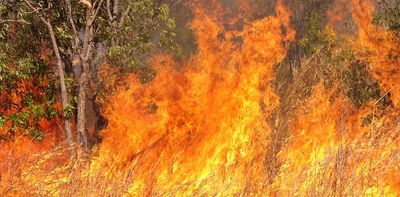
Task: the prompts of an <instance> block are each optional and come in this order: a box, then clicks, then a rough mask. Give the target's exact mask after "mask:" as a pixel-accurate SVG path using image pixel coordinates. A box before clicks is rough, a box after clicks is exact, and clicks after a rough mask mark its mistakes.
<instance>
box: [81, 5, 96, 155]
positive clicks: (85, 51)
mask: <svg viewBox="0 0 400 197" xmlns="http://www.w3.org/2000/svg"><path fill="white" fill-rule="evenodd" d="M87 16H88V17H87V21H86V27H85V32H84V36H83V46H82V51H81V54H80V57H81V60H82V73H81V76H80V77H79V95H78V96H79V98H78V123H77V127H78V142H79V144H80V145H81V147H82V148H83V150H84V151H85V152H89V139H88V134H87V130H86V91H87V89H88V83H89V76H90V68H89V57H90V55H91V50H92V49H91V43H90V41H91V39H92V38H93V29H92V22H93V17H94V16H93V11H92V10H88V11H87Z"/></svg>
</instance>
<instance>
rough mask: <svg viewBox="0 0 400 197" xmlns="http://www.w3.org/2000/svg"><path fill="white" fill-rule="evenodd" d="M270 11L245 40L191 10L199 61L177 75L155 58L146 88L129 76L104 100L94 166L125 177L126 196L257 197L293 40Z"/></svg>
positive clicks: (284, 19)
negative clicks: (128, 173)
mask: <svg viewBox="0 0 400 197" xmlns="http://www.w3.org/2000/svg"><path fill="white" fill-rule="evenodd" d="M276 8H277V16H271V17H267V18H264V19H261V20H257V21H254V22H251V23H248V24H246V25H245V27H244V28H243V31H229V30H226V29H224V28H223V26H222V25H221V24H219V23H220V21H219V20H218V18H217V17H215V16H210V15H207V14H206V12H205V11H204V10H203V9H201V8H199V9H196V10H195V14H196V16H195V18H194V20H193V22H192V24H191V27H192V29H193V30H194V32H195V35H196V36H197V44H198V52H197V54H196V55H194V56H193V57H192V58H191V60H190V61H189V63H188V64H187V65H186V66H185V67H183V68H182V69H181V70H179V71H178V70H176V69H175V66H174V65H175V63H174V62H173V61H172V60H171V59H170V58H169V57H163V56H161V57H156V58H154V59H153V60H152V62H153V63H152V64H153V65H154V67H155V68H156V69H157V73H158V74H157V77H156V79H155V80H154V81H152V82H151V83H150V84H147V85H144V86H143V85H141V84H140V83H139V82H138V81H137V80H136V77H135V76H131V77H130V78H129V80H128V83H130V87H129V88H128V89H126V88H120V89H119V91H118V92H117V93H116V94H115V95H114V96H113V97H111V99H110V100H112V101H113V102H112V103H111V104H110V105H109V106H107V107H106V108H105V110H104V114H105V116H106V117H107V119H108V120H109V122H108V126H107V128H106V129H105V130H104V131H102V137H103V142H102V144H101V147H100V150H99V158H98V161H97V162H95V163H96V164H95V166H96V165H97V166H98V167H99V166H101V168H104V165H111V163H110V162H109V161H113V163H117V164H118V165H122V166H123V167H125V168H128V169H133V173H134V177H135V181H134V182H133V183H132V185H131V186H130V187H129V192H130V194H133V195H140V194H146V195H163V194H166V192H168V195H179V194H180V195H183V194H184V195H194V194H213V193H214V192H216V191H218V193H219V194H221V195H232V194H235V193H240V192H245V193H249V194H257V193H258V194H260V192H262V188H263V186H264V182H265V180H264V179H265V176H264V175H263V174H264V172H263V158H264V153H265V149H266V143H267V140H266V139H267V137H268V132H269V130H270V129H269V128H268V125H267V124H266V122H267V121H266V120H267V119H268V118H269V114H270V113H271V111H272V110H273V109H274V107H275V106H277V105H278V103H279V99H278V97H277V96H276V94H275V93H274V91H273V89H272V87H271V85H270V82H271V81H272V80H274V75H273V70H274V65H275V64H276V63H279V62H280V61H282V59H283V58H284V57H285V54H286V50H287V46H288V45H287V44H285V43H287V42H289V41H291V40H293V39H294V32H293V30H292V29H291V28H290V25H289V16H290V13H289V12H288V10H286V9H285V8H284V7H283V6H282V4H280V3H278V4H277V7H276ZM282 27H284V29H285V30H286V31H285V32H283V31H282ZM235 40H239V41H237V42H235ZM261 106H262V107H261ZM110 158H112V159H110Z"/></svg>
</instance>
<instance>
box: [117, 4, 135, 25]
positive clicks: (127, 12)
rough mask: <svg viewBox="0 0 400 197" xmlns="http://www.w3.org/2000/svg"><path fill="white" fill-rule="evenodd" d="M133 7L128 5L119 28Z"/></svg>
mask: <svg viewBox="0 0 400 197" xmlns="http://www.w3.org/2000/svg"><path fill="white" fill-rule="evenodd" d="M131 9H132V6H131V5H128V7H127V8H126V10H125V12H124V13H123V14H122V16H121V19H120V20H119V24H118V27H119V28H121V27H122V26H123V25H124V22H125V18H126V17H127V16H128V15H129V12H131Z"/></svg>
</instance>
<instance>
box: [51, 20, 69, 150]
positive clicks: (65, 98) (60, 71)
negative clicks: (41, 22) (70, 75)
mask: <svg viewBox="0 0 400 197" xmlns="http://www.w3.org/2000/svg"><path fill="white" fill-rule="evenodd" d="M45 23H46V25H47V28H48V30H49V34H50V38H51V43H52V45H53V50H54V53H55V55H56V58H57V68H58V74H59V78H60V85H61V101H62V107H63V110H64V112H65V110H67V108H68V93H67V88H66V86H65V77H64V64H63V61H62V59H61V55H60V52H59V50H58V45H57V41H56V37H55V35H54V31H53V27H52V26H51V23H50V21H48V20H46V21H45ZM64 128H65V136H66V139H67V144H68V151H69V153H70V154H71V155H75V150H74V148H73V137H72V129H71V123H70V120H69V118H68V117H66V118H64Z"/></svg>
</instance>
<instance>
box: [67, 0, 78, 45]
mask: <svg viewBox="0 0 400 197" xmlns="http://www.w3.org/2000/svg"><path fill="white" fill-rule="evenodd" d="M66 1H67V12H68V13H67V14H68V18H69V22H70V24H71V28H72V32H73V34H74V43H73V49H74V50H75V51H76V50H77V49H78V45H79V35H78V31H77V30H76V26H75V22H74V19H73V17H72V5H71V0H66Z"/></svg>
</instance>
